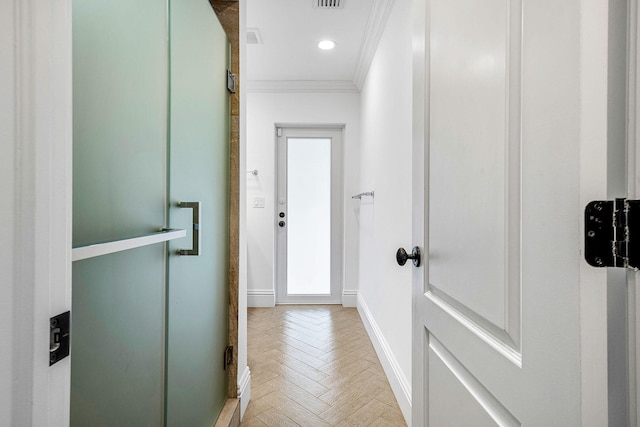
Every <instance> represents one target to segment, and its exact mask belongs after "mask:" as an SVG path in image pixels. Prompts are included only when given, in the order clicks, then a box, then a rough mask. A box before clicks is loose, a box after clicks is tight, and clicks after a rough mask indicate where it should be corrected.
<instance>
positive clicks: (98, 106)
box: [71, 0, 167, 426]
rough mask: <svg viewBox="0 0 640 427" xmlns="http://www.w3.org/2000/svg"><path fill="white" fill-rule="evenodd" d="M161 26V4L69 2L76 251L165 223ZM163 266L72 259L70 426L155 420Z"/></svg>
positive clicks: (149, 260) (160, 256)
mask: <svg viewBox="0 0 640 427" xmlns="http://www.w3.org/2000/svg"><path fill="white" fill-rule="evenodd" d="M166 24H167V21H166V4H165V3H164V2H163V1H158V0H142V1H136V2H129V1H126V0H117V1H109V2H102V1H85V0H74V1H73V118H74V120H73V246H74V247H77V246H83V245H87V244H93V243H98V242H104V241H110V240H118V239H122V238H125V237H131V236H136V235H145V234H149V233H153V232H156V231H158V229H159V228H161V227H162V226H164V224H165V198H166V169H165V165H166V137H167V135H166V132H167V130H166V129H167V126H166V114H167V72H166V64H167V49H166V40H165V39H166ZM105 35H108V36H105ZM140 70H154V72H153V73H141V72H140ZM164 271H165V251H164V248H163V246H162V245H155V246H151V247H146V248H140V249H133V250H130V251H127V252H123V253H120V254H112V255H106V256H102V257H99V258H95V259H89V260H84V261H78V262H75V263H74V264H73V294H72V310H71V312H72V316H71V319H72V331H73V337H72V352H71V357H72V362H71V425H74V426H87V425H105V426H106V425H108V426H112V425H124V424H128V425H140V426H147V425H149V426H158V425H161V424H162V420H163V413H164V410H163V406H164V384H163V383H164V379H163V377H164V367H163V352H164V327H163V323H164V283H165V275H164Z"/></svg>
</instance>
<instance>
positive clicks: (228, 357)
mask: <svg viewBox="0 0 640 427" xmlns="http://www.w3.org/2000/svg"><path fill="white" fill-rule="evenodd" d="M223 363H224V370H225V371H226V370H227V366H229V365H231V364H232V363H233V346H232V345H230V346H228V347H227V348H225V349H224V362H223Z"/></svg>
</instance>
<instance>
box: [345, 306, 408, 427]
mask: <svg viewBox="0 0 640 427" xmlns="http://www.w3.org/2000/svg"><path fill="white" fill-rule="evenodd" d="M357 307H358V313H359V314H360V317H361V318H362V323H363V324H364V327H365V329H366V330H367V333H368V334H369V338H370V339H371V343H372V344H373V347H374V348H375V349H376V353H377V354H378V359H380V363H381V364H382V368H383V369H384V373H385V374H386V375H387V379H388V380H389V384H390V385H391V389H392V390H393V394H394V395H395V397H396V400H397V401H398V405H399V406H400V410H401V411H402V415H403V416H404V419H405V420H406V422H407V425H409V426H411V383H410V382H409V380H408V379H407V377H406V376H405V375H404V373H403V372H402V369H400V365H399V364H398V361H397V359H396V357H395V356H394V354H393V351H392V350H391V348H390V347H389V344H388V343H387V340H386V339H385V337H384V335H383V334H382V331H381V330H380V328H379V327H378V324H377V323H376V321H375V319H374V318H373V315H372V314H371V312H370V311H369V307H367V304H366V302H365V301H364V298H362V294H358V304H357Z"/></svg>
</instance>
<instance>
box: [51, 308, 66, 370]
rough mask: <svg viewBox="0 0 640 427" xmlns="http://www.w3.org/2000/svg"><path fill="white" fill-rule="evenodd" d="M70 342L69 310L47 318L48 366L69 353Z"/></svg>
mask: <svg viewBox="0 0 640 427" xmlns="http://www.w3.org/2000/svg"><path fill="white" fill-rule="evenodd" d="M70 343H71V312H69V311H67V312H66V313H62V314H59V315H57V316H55V317H52V318H51V319H49V366H51V365H53V364H56V363H58V362H59V361H60V360H62V359H64V358H65V357H67V356H68V355H69V345H70Z"/></svg>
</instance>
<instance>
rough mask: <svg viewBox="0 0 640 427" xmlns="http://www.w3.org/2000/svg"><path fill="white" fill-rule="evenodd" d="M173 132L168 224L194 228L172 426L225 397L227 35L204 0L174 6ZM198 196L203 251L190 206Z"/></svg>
mask: <svg viewBox="0 0 640 427" xmlns="http://www.w3.org/2000/svg"><path fill="white" fill-rule="evenodd" d="M170 10H171V12H170V17H171V30H170V36H171V37H170V39H171V40H170V46H171V71H170V73H171V131H170V150H169V152H170V159H171V161H170V168H169V174H170V184H169V186H170V206H171V207H170V210H169V224H170V226H171V227H173V228H184V229H187V230H190V231H189V237H188V238H187V239H182V240H176V241H173V242H171V244H170V245H169V248H170V252H169V287H168V305H167V307H168V323H167V328H168V335H167V340H168V341H167V425H168V426H211V425H213V424H214V423H215V421H216V418H217V417H218V414H219V413H220V411H221V410H222V406H223V405H224V403H225V400H226V397H227V381H226V380H227V374H226V372H225V371H224V369H223V363H222V362H223V353H224V350H225V348H226V346H227V342H228V341H227V334H228V328H227V323H228V305H229V296H228V277H229V271H228V260H229V120H230V110H229V107H230V106H229V93H228V91H227V86H226V82H227V74H226V73H227V71H226V70H227V64H228V58H229V42H228V40H227V37H226V34H225V32H224V30H223V29H222V26H221V25H220V23H219V22H218V19H217V17H216V15H215V13H214V11H213V9H212V8H211V6H210V5H209V2H208V1H207V0H175V1H171V8H170ZM178 202H200V210H201V215H200V222H199V240H200V248H199V255H198V256H179V255H176V251H177V250H178V249H187V248H191V247H192V238H191V235H192V231H191V230H192V210H191V209H185V208H180V207H177V203H178Z"/></svg>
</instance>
